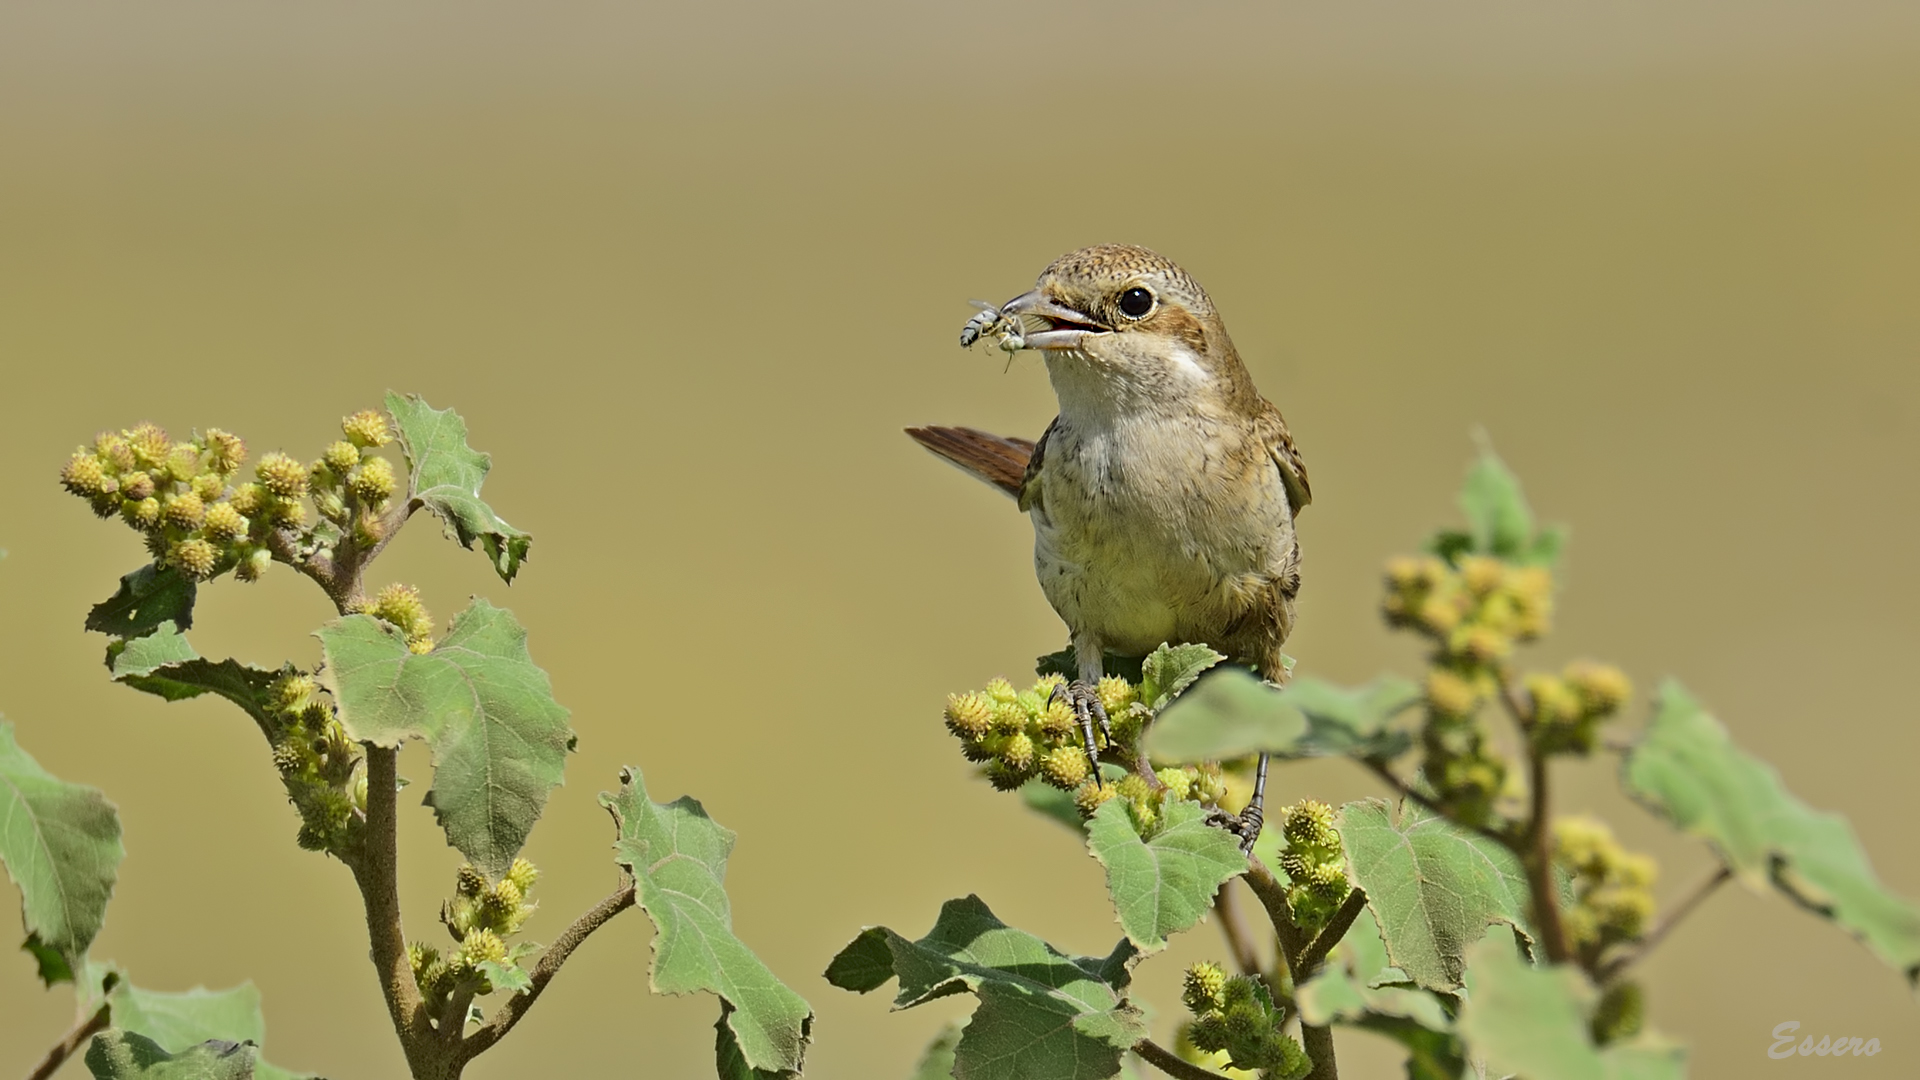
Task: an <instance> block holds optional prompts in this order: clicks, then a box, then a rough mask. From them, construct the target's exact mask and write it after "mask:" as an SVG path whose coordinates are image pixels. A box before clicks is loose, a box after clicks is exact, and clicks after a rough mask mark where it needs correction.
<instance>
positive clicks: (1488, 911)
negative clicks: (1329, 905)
mask: <svg viewBox="0 0 1920 1080" xmlns="http://www.w3.org/2000/svg"><path fill="white" fill-rule="evenodd" d="M1337 828H1338V829H1339V830H1340V838H1341V841H1342V843H1343V845H1344V846H1345V848H1346V854H1347V863H1348V866H1349V867H1350V868H1351V870H1352V876H1353V883H1354V884H1355V885H1356V886H1358V887H1360V888H1362V889H1365V890H1366V891H1367V907H1368V909H1369V910H1371V911H1372V912H1373V915H1374V918H1375V920H1376V922H1377V923H1378V924H1379V927H1380V931H1381V938H1382V940H1383V941H1385V943H1386V947H1387V957H1388V960H1389V962H1391V963H1392V964H1393V966H1394V967H1397V968H1399V969H1400V970H1401V971H1403V972H1405V973H1406V975H1407V978H1408V979H1409V980H1411V981H1412V982H1413V983H1414V984H1415V985H1417V986H1419V987H1422V988H1424V989H1427V990H1433V991H1436V992H1440V993H1451V992H1453V991H1455V990H1457V989H1458V988H1459V987H1460V977H1461V973H1462V972H1463V971H1464V970H1465V966H1466V959H1465V957H1466V951H1467V949H1468V948H1470V947H1472V945H1473V944H1474V943H1475V942H1477V941H1479V940H1480V939H1481V938H1482V937H1484V936H1485V935H1486V932H1487V928H1488V927H1489V926H1492V925H1494V924H1495V923H1505V924H1507V925H1509V926H1512V927H1514V928H1515V929H1517V930H1519V931H1520V932H1521V933H1522V934H1524V935H1526V936H1527V938H1528V940H1531V939H1532V931H1531V929H1530V923H1529V921H1528V905H1529V902H1530V901H1529V894H1528V891H1527V879H1526V873H1525V872H1524V871H1523V870H1522V869H1521V866H1520V861H1519V860H1518V859H1516V858H1514V856H1513V853H1512V852H1510V851H1508V850H1507V849H1506V848H1504V847H1501V846H1500V845H1499V844H1497V843H1494V842H1493V841H1492V840H1489V839H1487V838H1485V837H1482V836H1479V835H1477V834H1475V833H1471V832H1468V831H1467V830H1465V829H1462V828H1460V827H1459V826H1457V825H1454V824H1453V823H1452V822H1449V821H1447V820H1446V819H1444V818H1441V817H1437V816H1434V815H1432V814H1430V813H1427V812H1426V811H1425V810H1423V809H1422V808H1420V807H1418V806H1416V805H1414V804H1411V803H1408V804H1403V806H1402V809H1401V814H1400V820H1399V821H1398V822H1397V823H1396V822H1395V821H1393V819H1392V811H1391V810H1390V808H1389V807H1388V806H1387V804H1386V803H1385V802H1383V801H1381V800H1379V799H1363V800H1361V801H1359V802H1350V803H1347V804H1346V805H1345V806H1342V807H1341V808H1340V815H1339V822H1338V825H1337Z"/></svg>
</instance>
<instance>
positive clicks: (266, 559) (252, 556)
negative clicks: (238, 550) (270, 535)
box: [233, 548, 273, 581]
mask: <svg viewBox="0 0 1920 1080" xmlns="http://www.w3.org/2000/svg"><path fill="white" fill-rule="evenodd" d="M272 565H273V552H271V551H268V550H267V549H266V548H248V549H247V550H246V551H245V552H244V553H242V554H241V555H240V562H239V564H238V565H236V566H235V567H234V568H233V576H234V577H236V578H239V579H240V580H241V581H259V580H260V577H261V575H263V574H265V573H266V572H267V567H269V566H272Z"/></svg>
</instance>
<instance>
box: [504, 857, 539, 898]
mask: <svg viewBox="0 0 1920 1080" xmlns="http://www.w3.org/2000/svg"><path fill="white" fill-rule="evenodd" d="M507 880H508V881H511V882H513V883H514V884H515V885H518V886H520V893H521V895H523V896H524V895H526V894H527V893H530V892H532V891H533V886H534V883H535V882H537V881H539V880H540V871H539V870H538V869H536V868H535V867H534V865H533V864H532V863H530V862H528V861H527V860H525V859H515V860H513V865H512V866H511V867H509V868H508V869H507Z"/></svg>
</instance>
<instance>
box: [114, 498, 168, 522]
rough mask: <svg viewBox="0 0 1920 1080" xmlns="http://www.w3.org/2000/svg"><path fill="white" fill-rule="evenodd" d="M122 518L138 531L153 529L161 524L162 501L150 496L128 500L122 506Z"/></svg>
mask: <svg viewBox="0 0 1920 1080" xmlns="http://www.w3.org/2000/svg"><path fill="white" fill-rule="evenodd" d="M120 517H121V518H122V519H124V520H125V521H126V523H127V524H129V525H131V526H133V527H134V528H136V529H142V530H145V529H151V528H154V527H155V526H157V525H159V524H160V500H159V499H156V498H153V497H152V496H148V497H147V498H144V499H128V500H127V501H126V502H123V503H121V504H120Z"/></svg>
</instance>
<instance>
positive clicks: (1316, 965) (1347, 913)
mask: <svg viewBox="0 0 1920 1080" xmlns="http://www.w3.org/2000/svg"><path fill="white" fill-rule="evenodd" d="M1366 906H1367V893H1366V890H1364V889H1361V888H1357V887H1356V888H1354V889H1353V890H1352V891H1351V892H1349V893H1347V899H1346V900H1345V901H1344V902H1343V903H1342V904H1341V905H1340V910H1338V911H1336V912H1334V913H1333V918H1331V919H1328V920H1327V925H1326V926H1325V927H1324V928H1323V929H1322V930H1321V931H1320V933H1319V934H1318V935H1316V936H1315V937H1314V939H1313V941H1312V943H1311V944H1309V945H1308V946H1307V947H1306V948H1305V949H1302V950H1301V951H1300V959H1299V962H1298V964H1299V966H1298V968H1297V969H1296V970H1295V971H1294V973H1293V978H1294V981H1295V982H1296V983H1297V982H1300V981H1302V980H1305V979H1311V978H1313V974H1314V972H1316V971H1319V970H1320V965H1321V964H1324V963H1326V960H1327V954H1328V953H1330V952H1332V951H1333V947H1334V946H1335V945H1338V944H1340V939H1341V938H1343V937H1346V936H1347V931H1348V930H1350V929H1352V928H1353V920H1355V919H1357V918H1359V917H1360V909H1362V908H1364V907H1366Z"/></svg>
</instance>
